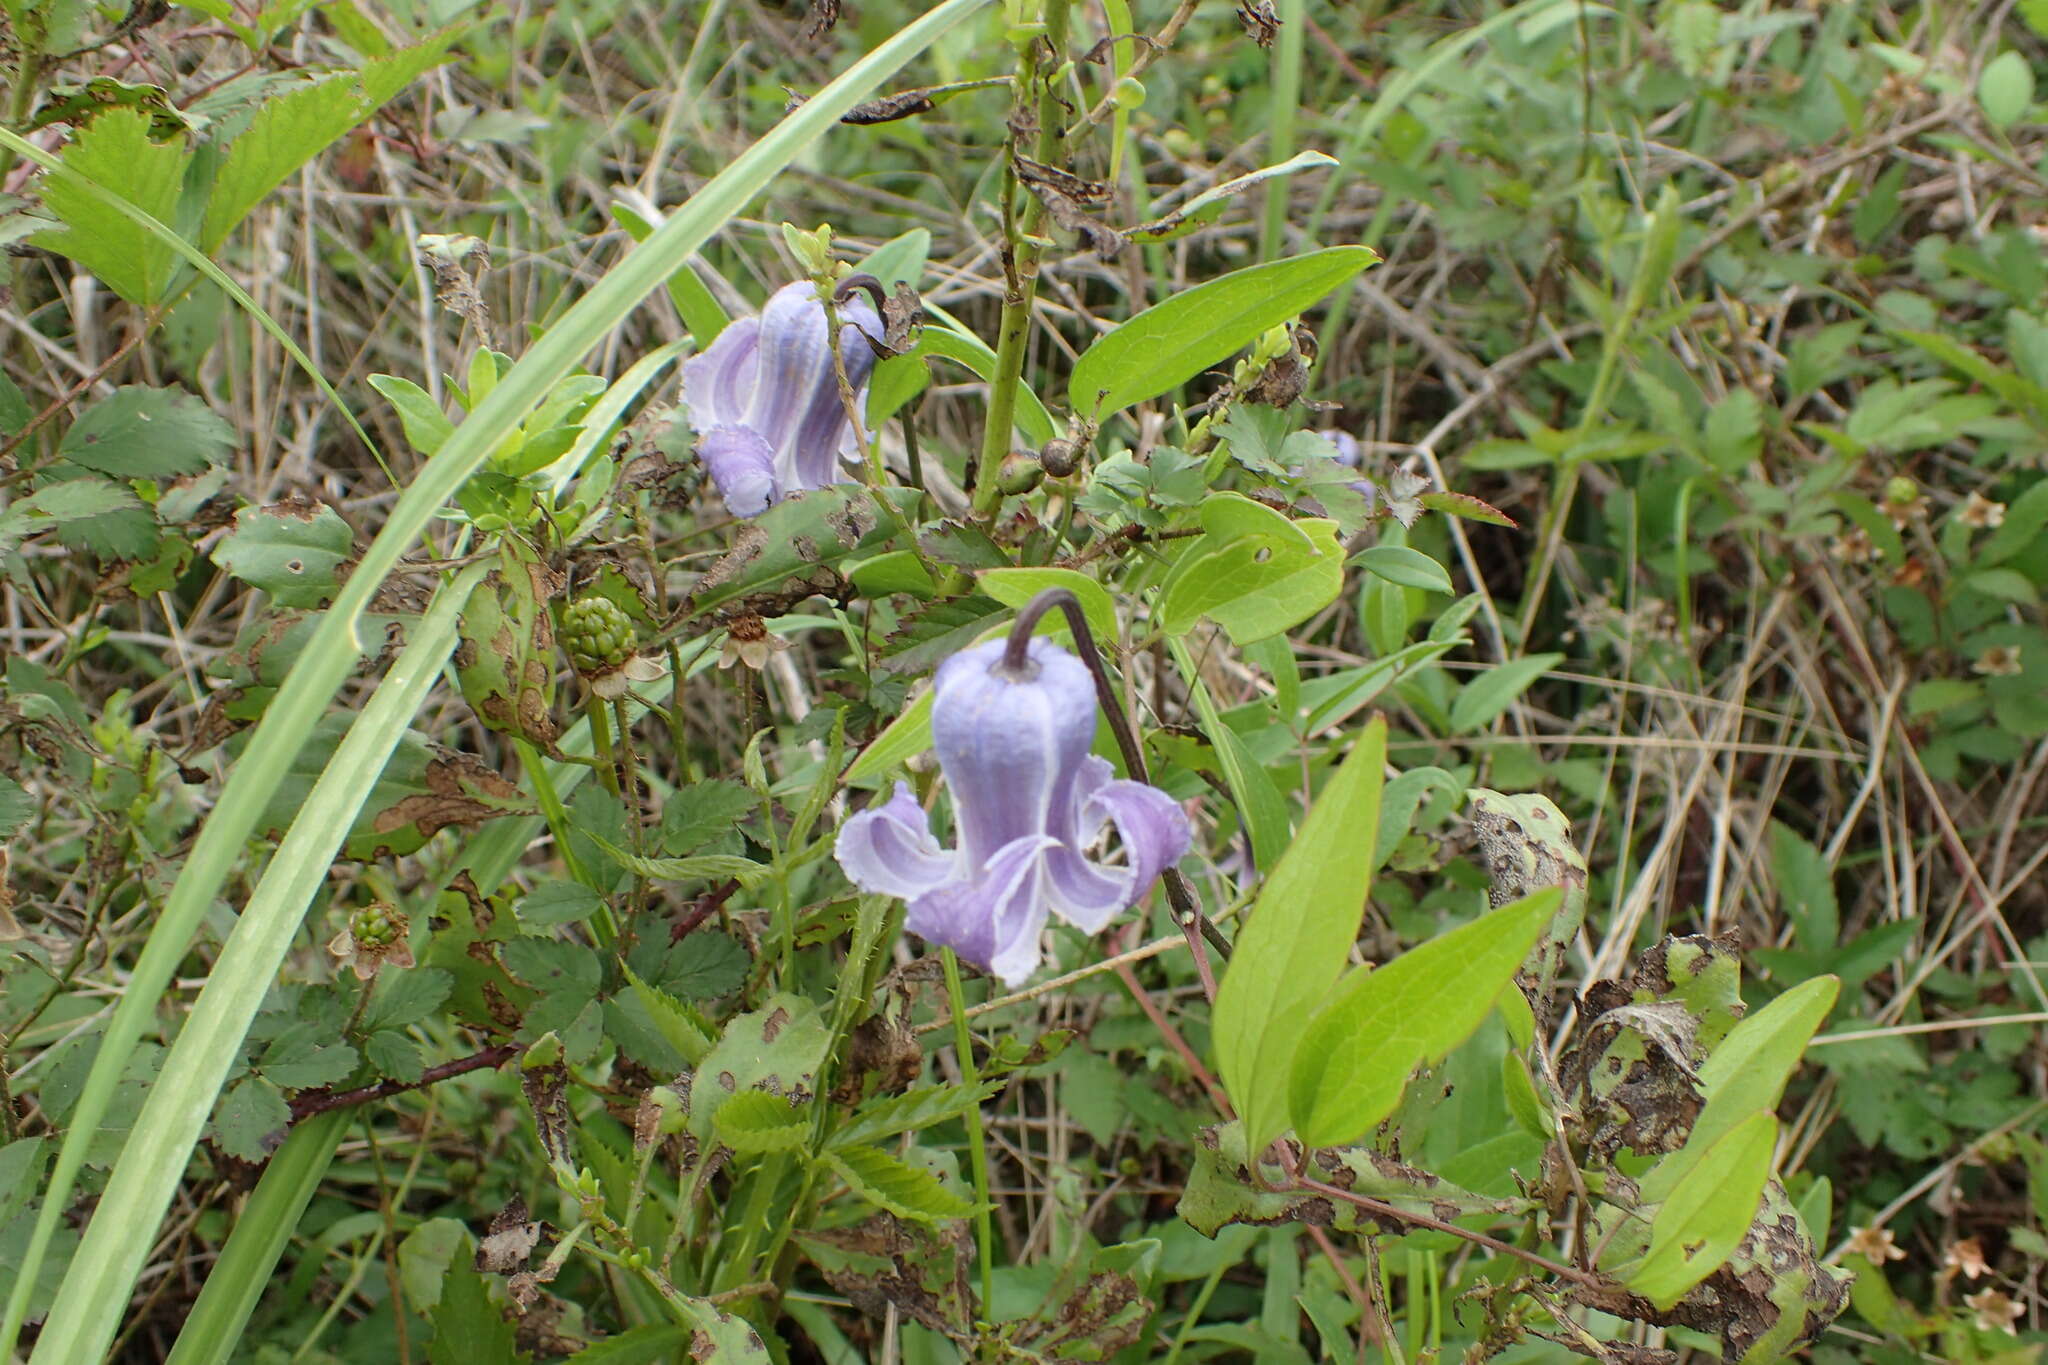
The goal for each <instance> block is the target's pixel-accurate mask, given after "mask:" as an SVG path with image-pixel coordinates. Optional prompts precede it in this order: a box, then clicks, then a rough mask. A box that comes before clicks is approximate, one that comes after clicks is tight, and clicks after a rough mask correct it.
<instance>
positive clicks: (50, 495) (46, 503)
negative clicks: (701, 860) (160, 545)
mask: <svg viewBox="0 0 2048 1365" xmlns="http://www.w3.org/2000/svg"><path fill="white" fill-rule="evenodd" d="M122 512H126V513H131V514H136V513H142V512H143V506H142V500H141V499H140V498H138V497H136V496H135V495H134V494H133V493H131V492H129V491H128V490H127V489H126V488H123V487H122V486H121V485H120V484H117V483H110V482H108V481H107V480H105V479H66V480H64V481H63V482H62V483H52V484H45V485H44V486H43V487H41V488H39V489H37V490H36V491H35V492H34V493H32V494H30V495H29V496H28V497H25V498H23V499H22V500H21V501H19V502H17V503H15V504H14V505H13V506H11V507H9V508H8V509H7V510H6V511H5V512H0V549H6V548H8V547H9V546H11V545H14V544H16V543H17V542H19V541H22V540H25V539H27V538H28V537H29V536H32V535H34V534H35V533H36V532H38V531H40V530H43V529H44V528H46V527H52V526H55V527H64V526H69V525H71V524H73V523H76V522H82V521H91V520H93V519H94V518H97V517H106V516H112V515H113V514H115V513H122Z"/></svg>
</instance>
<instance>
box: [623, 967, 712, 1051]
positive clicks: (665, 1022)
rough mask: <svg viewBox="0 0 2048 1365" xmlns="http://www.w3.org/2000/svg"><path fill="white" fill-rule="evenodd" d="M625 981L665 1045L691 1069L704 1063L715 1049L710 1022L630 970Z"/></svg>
mask: <svg viewBox="0 0 2048 1365" xmlns="http://www.w3.org/2000/svg"><path fill="white" fill-rule="evenodd" d="M626 981H627V983H628V984H629V985H630V986H631V987H632V989H633V994H634V996H635V997H636V998H637V999H638V1000H639V1001H640V1003H641V1005H642V1006H643V1007H645V1009H646V1010H647V1017H648V1018H649V1019H650V1020H652V1021H653V1023H654V1027H655V1031H656V1032H658V1033H660V1034H661V1037H662V1041H664V1042H666V1043H667V1044H668V1045H669V1046H670V1047H672V1048H674V1049H675V1050H676V1052H677V1053H678V1054H680V1055H681V1056H682V1058H683V1060H684V1061H685V1062H687V1063H689V1064H690V1065H691V1066H695V1065H697V1064H698V1063H699V1062H701V1061H703V1060H704V1058H705V1056H706V1054H708V1053H709V1052H710V1051H711V1046H712V1044H711V1029H710V1024H709V1022H708V1021H707V1020H705V1018H704V1017H703V1016H702V1015H700V1014H698V1013H697V1011H695V1010H693V1009H691V1008H690V1007H689V1006H688V1005H685V1004H684V1003H683V1002H682V1001H680V1000H678V999H676V998H675V997H674V996H672V995H670V994H669V993H668V992H667V991H664V990H662V989H660V988H659V987H656V986H650V985H648V984H647V983H646V982H645V981H642V980H641V979H640V978H639V977H638V976H636V975H634V974H633V969H632V968H630V967H628V968H627V969H626Z"/></svg>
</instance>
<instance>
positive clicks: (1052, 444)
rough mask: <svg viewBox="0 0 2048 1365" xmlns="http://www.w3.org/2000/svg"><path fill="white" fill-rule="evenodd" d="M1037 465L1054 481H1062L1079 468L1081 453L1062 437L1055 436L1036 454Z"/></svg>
mask: <svg viewBox="0 0 2048 1365" xmlns="http://www.w3.org/2000/svg"><path fill="white" fill-rule="evenodd" d="M1038 465H1039V468H1041V469H1043V470H1044V471H1045V472H1046V473H1047V474H1049V475H1051V476H1052V477H1053V478H1055V479H1064V478H1065V477H1067V475H1069V474H1071V473H1073V472H1074V471H1075V470H1076V469H1078V468H1080V466H1081V451H1080V448H1079V447H1077V446H1076V445H1075V444H1074V443H1073V442H1072V441H1069V440H1068V439H1066V438H1065V437H1064V436H1055V437H1054V438H1053V439H1052V440H1050V441H1047V442H1046V443H1045V448H1044V449H1042V450H1040V451H1039V452H1038Z"/></svg>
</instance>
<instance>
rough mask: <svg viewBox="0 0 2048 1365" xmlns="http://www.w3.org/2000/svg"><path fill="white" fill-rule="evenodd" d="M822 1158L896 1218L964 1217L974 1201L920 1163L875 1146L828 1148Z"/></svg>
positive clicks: (857, 1191) (924, 1220)
mask: <svg viewBox="0 0 2048 1365" xmlns="http://www.w3.org/2000/svg"><path fill="white" fill-rule="evenodd" d="M825 1160H826V1162H827V1163H828V1164H830V1165H831V1167H832V1169H833V1170H835V1171H837V1172H838V1173H839V1177H840V1179H842V1180H844V1181H845V1182H846V1183H847V1185H848V1186H850V1187H851V1188H852V1190H853V1192H854V1193H855V1194H857V1195H859V1196H860V1197H861V1198H863V1199H865V1200H867V1201H868V1202H869V1203H870V1204H873V1205H875V1206H876V1207H878V1208H882V1209H886V1210H888V1211H889V1212H890V1213H893V1214H895V1215H896V1216H897V1217H898V1218H909V1219H912V1220H913V1221H915V1222H919V1223H936V1222H938V1221H940V1220H941V1219H945V1218H965V1217H966V1216H967V1215H968V1214H970V1213H972V1212H974V1205H972V1204H970V1203H968V1202H967V1201H966V1200H965V1199H962V1198H961V1197H960V1196H959V1195H957V1194H954V1193H953V1192H952V1191H951V1190H949V1189H947V1188H946V1187H945V1186H944V1185H941V1184H940V1183H939V1178H938V1177H937V1176H935V1175H933V1174H932V1173H931V1172H930V1171H927V1170H924V1169H923V1168H921V1167H917V1166H911V1165H907V1164H906V1163H904V1162H902V1161H898V1160H897V1159H896V1158H895V1157H893V1156H890V1155H889V1154H888V1153H887V1152H884V1151H882V1150H881V1149H880V1148H877V1147H846V1148H842V1149H839V1150H835V1151H832V1152H828V1153H827V1154H826V1156H825Z"/></svg>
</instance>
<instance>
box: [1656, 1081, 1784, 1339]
mask: <svg viewBox="0 0 2048 1365" xmlns="http://www.w3.org/2000/svg"><path fill="white" fill-rule="evenodd" d="M1777 1141H1778V1121H1777V1120H1776V1119H1775V1118H1773V1117H1772V1116H1771V1115H1770V1114H1768V1113H1753V1114H1751V1115H1750V1116H1749V1117H1748V1118H1746V1119H1744V1120H1743V1121H1742V1122H1741V1123H1740V1124H1737V1125H1736V1126H1735V1127H1734V1128H1733V1129H1731V1130H1730V1131H1729V1132H1727V1133H1725V1134H1723V1135H1722V1137H1721V1139H1720V1141H1718V1142H1716V1143H1715V1144H1714V1145H1713V1146H1712V1147H1711V1148H1709V1149H1708V1150H1707V1152H1706V1154H1705V1155H1704V1156H1703V1157H1702V1158H1701V1159H1700V1161H1699V1162H1698V1164H1697V1165H1696V1166H1695V1167H1694V1168H1693V1170H1692V1171H1691V1173H1690V1175H1689V1177H1688V1178H1687V1179H1686V1180H1685V1181H1684V1183H1683V1184H1681V1185H1680V1186H1679V1187H1678V1188H1677V1189H1675V1190H1673V1191H1672V1192H1671V1194H1670V1195H1669V1197H1667V1198H1666V1199H1665V1200H1664V1202H1663V1204H1662V1206H1661V1207H1660V1208H1659V1209H1658V1210H1657V1217H1656V1221H1655V1222H1654V1223H1652V1224H1651V1228H1650V1249H1649V1250H1648V1251H1646V1252H1645V1253H1644V1254H1643V1259H1642V1260H1641V1261H1640V1262H1638V1263H1637V1264H1636V1265H1635V1266H1634V1267H1633V1268H1632V1269H1630V1270H1628V1271H1627V1272H1626V1273H1624V1274H1623V1276H1622V1282H1623V1283H1624V1284H1626V1285H1628V1287H1629V1288H1630V1289H1631V1290H1633V1291H1634V1292H1635V1293H1637V1294H1640V1295H1642V1296H1643V1297H1644V1298H1646V1299H1648V1300H1649V1301H1650V1302H1651V1303H1654V1304H1655V1305H1657V1307H1658V1308H1659V1309H1660V1310H1668V1309H1669V1308H1670V1307H1671V1306H1672V1305H1673V1304H1675V1303H1677V1302H1678V1301H1679V1300H1680V1299H1681V1298H1683V1297H1685V1293H1686V1291H1687V1290H1689V1289H1691V1288H1692V1287H1693V1286H1694V1285H1696V1284H1698V1283H1699V1282H1700V1281H1701V1280H1704V1279H1705V1278H1706V1277H1707V1276H1709V1275H1711V1274H1713V1273H1714V1272H1715V1271H1716V1270H1719V1269H1720V1268H1721V1266H1722V1265H1723V1264H1724V1263H1725V1262H1726V1261H1727V1259H1728V1257H1729V1256H1730V1255H1731V1254H1732V1253H1733V1252H1734V1250H1735V1248H1736V1247H1737V1245H1739V1244H1740V1243H1741V1241H1742V1239H1743V1237H1744V1236H1745V1235H1746V1234H1747V1233H1748V1232H1749V1225H1750V1223H1751V1221H1752V1220H1754V1219H1755V1217H1756V1210H1757V1204H1758V1203H1759V1202H1760V1201H1761V1200H1762V1199H1763V1195H1764V1182H1765V1181H1767V1180H1769V1179H1770V1178H1771V1155H1772V1152H1773V1150H1774V1149H1775V1148H1776V1146H1777Z"/></svg>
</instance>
